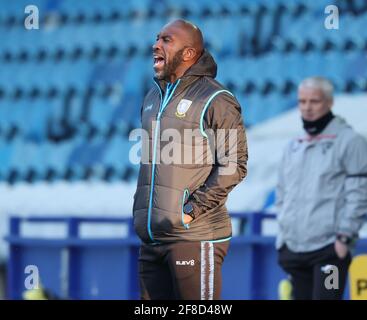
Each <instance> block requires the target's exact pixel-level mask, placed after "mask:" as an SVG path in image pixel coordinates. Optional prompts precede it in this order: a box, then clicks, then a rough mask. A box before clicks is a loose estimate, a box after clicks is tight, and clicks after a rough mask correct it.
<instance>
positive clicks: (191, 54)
mask: <svg viewBox="0 0 367 320" xmlns="http://www.w3.org/2000/svg"><path fill="white" fill-rule="evenodd" d="M196 55H197V52H196V50H195V48H191V47H188V48H185V49H184V52H183V55H182V59H183V61H190V60H193V59H194V58H195V57H196Z"/></svg>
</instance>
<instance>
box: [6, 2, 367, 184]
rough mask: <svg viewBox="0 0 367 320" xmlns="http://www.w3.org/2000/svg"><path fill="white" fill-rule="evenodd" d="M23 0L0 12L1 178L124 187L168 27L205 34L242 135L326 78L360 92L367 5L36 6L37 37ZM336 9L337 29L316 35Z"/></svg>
mask: <svg viewBox="0 0 367 320" xmlns="http://www.w3.org/2000/svg"><path fill="white" fill-rule="evenodd" d="M28 2H29V1H27V0H17V1H7V2H6V4H4V3H3V4H2V7H1V10H0V34H1V35H2V36H1V41H0V61H1V62H0V63H1V65H2V68H1V72H0V150H1V152H0V181H3V182H6V183H9V184H14V183H17V182H19V181H25V182H29V183H34V182H37V181H48V182H52V181H55V180H66V181H70V182H73V181H80V180H86V181H89V180H104V181H114V180H123V181H129V180H131V179H134V178H136V175H137V166H135V165H131V164H130V163H129V162H128V161H127V157H126V154H127V153H128V150H129V146H130V145H131V144H130V143H129V141H128V134H129V132H130V130H131V129H133V128H136V127H138V126H139V116H140V104H141V100H142V97H143V96H144V94H145V93H146V92H147V90H148V89H149V87H150V85H151V83H152V71H151V69H152V67H151V45H152V43H153V41H154V39H155V35H156V33H157V32H158V31H159V29H160V28H161V26H162V25H164V24H165V23H166V22H167V21H169V20H170V19H173V18H176V17H183V18H186V19H189V20H192V21H193V22H195V23H197V24H198V25H199V27H200V28H201V29H202V30H203V33H204V36H205V40H206V46H207V48H208V49H209V50H210V51H211V52H212V53H213V55H214V56H215V58H216V60H217V62H218V65H219V73H218V74H219V77H218V78H219V80H220V81H223V82H224V83H225V84H226V86H227V87H228V88H229V89H230V90H231V91H232V92H233V93H234V94H235V95H236V97H237V98H238V100H239V101H240V102H241V104H242V106H243V114H244V119H245V122H246V126H247V127H251V126H254V125H256V124H259V123H261V122H263V121H265V120H267V119H270V118H272V117H274V116H276V115H278V114H280V113H282V112H285V111H287V110H289V109H290V108H293V107H294V106H295V104H296V100H295V99H296V97H295V90H294V89H295V88H296V85H297V83H298V82H299V81H300V80H301V79H302V78H304V77H306V76H310V75H316V74H317V75H322V76H327V77H329V78H331V79H332V81H333V82H334V84H335V86H336V91H337V92H338V93H342V92H345V93H349V94H354V93H360V92H366V91H367V81H366V78H365V74H366V68H367V63H366V62H367V61H366V55H365V51H366V49H367V39H366V38H365V37H363V35H362V34H361V32H359V31H360V30H364V29H365V27H366V26H367V16H366V15H365V14H364V13H365V12H366V11H367V3H366V1H363V0H353V1H352V0H351V1H342V0H340V1H324V0H322V1H307V0H297V1H285V0H276V1H274V0H261V1H256V2H255V1H245V0H239V1H231V0H220V1H209V0H205V1H197V0H179V1H178V0H166V1H163V0H162V1H157V0H154V1H152V0H144V1H133V0H129V1H120V0H109V1H100V0H80V1H79V0H78V1H73V0H35V1H32V3H33V4H35V5H37V6H38V8H39V10H40V29H39V30H26V29H25V28H24V18H25V14H24V8H25V6H26V5H28ZM331 2H333V3H334V4H336V5H337V6H338V7H339V8H340V10H341V11H343V16H342V17H341V22H340V24H342V25H343V30H342V32H341V31H339V30H327V29H325V28H324V19H325V13H324V8H325V6H326V5H329V4H330V3H331Z"/></svg>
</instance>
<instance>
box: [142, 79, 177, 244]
mask: <svg viewBox="0 0 367 320" xmlns="http://www.w3.org/2000/svg"><path fill="white" fill-rule="evenodd" d="M154 83H155V84H156V86H157V87H158V90H159V94H160V101H161V103H160V106H159V111H158V114H157V117H156V119H157V123H156V127H155V130H154V140H153V159H152V178H151V185H150V194H149V207H148V223H147V229H148V235H149V238H150V239H151V240H152V241H153V242H156V241H155V240H154V238H153V234H152V230H151V214H152V205H153V192H154V179H155V177H154V175H155V165H156V163H155V162H156V150H157V139H158V132H159V130H160V122H161V116H162V113H163V111H164V109H165V108H166V107H167V105H168V103H169V101H170V100H171V98H172V96H173V93H174V92H175V90H176V88H177V86H178V84H179V83H180V79H179V80H177V82H176V84H168V85H167V89H166V93H165V95H164V97H163V99H162V91H161V88H160V86H159V85H158V84H157V82H155V81H154Z"/></svg>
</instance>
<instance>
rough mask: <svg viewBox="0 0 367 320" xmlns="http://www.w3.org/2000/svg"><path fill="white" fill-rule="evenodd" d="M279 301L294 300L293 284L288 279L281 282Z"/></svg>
mask: <svg viewBox="0 0 367 320" xmlns="http://www.w3.org/2000/svg"><path fill="white" fill-rule="evenodd" d="M278 295H279V300H292V283H291V282H290V281H289V280H288V279H283V280H282V281H280V282H279V287H278Z"/></svg>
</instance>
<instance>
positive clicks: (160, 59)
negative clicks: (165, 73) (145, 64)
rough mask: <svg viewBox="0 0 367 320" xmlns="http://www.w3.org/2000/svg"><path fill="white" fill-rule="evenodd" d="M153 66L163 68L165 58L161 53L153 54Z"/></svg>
mask: <svg viewBox="0 0 367 320" xmlns="http://www.w3.org/2000/svg"><path fill="white" fill-rule="evenodd" d="M153 62H154V63H153V67H154V68H161V67H163V65H164V58H163V57H162V56H159V55H154V56H153Z"/></svg>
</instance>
